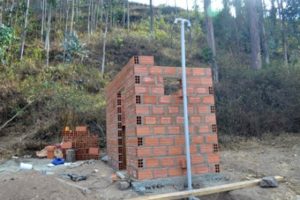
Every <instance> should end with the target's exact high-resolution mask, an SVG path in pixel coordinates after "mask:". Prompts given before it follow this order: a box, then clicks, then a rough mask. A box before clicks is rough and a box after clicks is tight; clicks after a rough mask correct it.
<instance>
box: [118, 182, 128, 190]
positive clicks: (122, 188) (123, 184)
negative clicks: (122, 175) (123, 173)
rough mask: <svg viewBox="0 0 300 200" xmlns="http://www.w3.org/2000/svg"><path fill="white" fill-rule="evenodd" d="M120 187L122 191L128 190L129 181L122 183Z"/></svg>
mask: <svg viewBox="0 0 300 200" xmlns="http://www.w3.org/2000/svg"><path fill="white" fill-rule="evenodd" d="M118 186H119V189H120V190H127V189H128V188H129V187H130V183H129V182H127V181H120V182H119V185H118Z"/></svg>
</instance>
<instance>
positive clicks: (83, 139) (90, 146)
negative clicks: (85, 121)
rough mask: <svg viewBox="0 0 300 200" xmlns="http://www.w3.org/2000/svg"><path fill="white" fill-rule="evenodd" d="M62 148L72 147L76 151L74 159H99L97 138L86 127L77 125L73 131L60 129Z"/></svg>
mask: <svg viewBox="0 0 300 200" xmlns="http://www.w3.org/2000/svg"><path fill="white" fill-rule="evenodd" d="M62 135H63V143H62V145H61V147H62V149H63V150H64V152H65V150H66V149H70V148H73V149H75V151H76V160H89V159H95V160H98V159H99V138H98V136H96V135H92V134H90V133H89V131H88V129H87V127H85V126H78V127H76V129H75V131H72V130H64V131H62Z"/></svg>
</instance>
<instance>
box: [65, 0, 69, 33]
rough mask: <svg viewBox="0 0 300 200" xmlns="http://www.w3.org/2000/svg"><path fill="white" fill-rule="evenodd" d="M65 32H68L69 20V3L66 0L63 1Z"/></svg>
mask: <svg viewBox="0 0 300 200" xmlns="http://www.w3.org/2000/svg"><path fill="white" fill-rule="evenodd" d="M64 7H65V9H64V10H65V33H67V32H68V21H69V3H68V0H66V1H65V4H64Z"/></svg>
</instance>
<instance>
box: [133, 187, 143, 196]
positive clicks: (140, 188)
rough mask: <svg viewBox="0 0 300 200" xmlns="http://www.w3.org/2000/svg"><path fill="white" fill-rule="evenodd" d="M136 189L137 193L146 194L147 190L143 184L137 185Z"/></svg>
mask: <svg viewBox="0 0 300 200" xmlns="http://www.w3.org/2000/svg"><path fill="white" fill-rule="evenodd" d="M135 191H136V192H137V193H139V194H141V195H143V194H145V192H146V188H145V187H143V186H141V187H136V188H135Z"/></svg>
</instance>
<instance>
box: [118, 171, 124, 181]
mask: <svg viewBox="0 0 300 200" xmlns="http://www.w3.org/2000/svg"><path fill="white" fill-rule="evenodd" d="M116 175H117V176H118V177H119V178H120V179H125V178H126V176H125V175H124V174H123V173H122V172H120V171H118V172H116Z"/></svg>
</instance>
